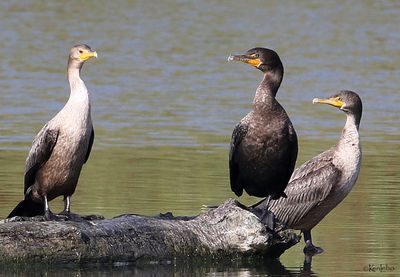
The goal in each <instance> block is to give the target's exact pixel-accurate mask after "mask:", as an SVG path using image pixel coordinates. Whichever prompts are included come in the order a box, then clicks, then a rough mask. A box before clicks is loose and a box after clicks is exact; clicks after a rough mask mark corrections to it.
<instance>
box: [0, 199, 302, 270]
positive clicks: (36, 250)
mask: <svg viewBox="0 0 400 277" xmlns="http://www.w3.org/2000/svg"><path fill="white" fill-rule="evenodd" d="M16 220H27V219H26V218H19V219H18V218H14V219H13V220H11V222H10V220H3V222H2V223H0V260H1V261H3V262H23V263H26V262H34V261H40V262H46V263H58V262H61V263H66V262H68V263H82V262H143V261H152V262H154V261H155V262H160V261H168V260H172V259H189V258H201V259H218V258H221V257H223V258H226V257H227V256H228V257H235V258H245V257H251V256H255V255H257V256H262V257H265V258H276V257H279V256H280V255H281V254H282V253H283V252H284V251H285V250H286V249H288V248H290V247H291V246H293V245H295V244H296V243H297V242H299V239H300V238H299V236H298V235H296V234H295V233H294V232H293V231H292V230H288V229H284V228H282V226H280V225H278V227H277V228H278V229H279V230H278V229H277V230H275V232H269V231H268V230H267V229H266V228H265V226H264V225H263V224H262V223H261V222H260V220H259V218H258V217H257V216H256V215H255V214H253V213H251V212H249V211H248V210H247V209H245V208H244V207H243V206H242V205H241V204H239V203H238V202H237V201H234V200H232V199H229V200H227V201H226V202H225V203H224V204H222V205H221V206H219V207H217V208H215V209H210V210H208V211H206V212H205V213H203V214H200V215H199V216H196V217H173V216H172V214H170V213H168V214H165V215H160V216H158V217H146V216H139V215H122V216H119V217H115V218H112V219H108V220H106V219H103V220H101V219H96V220H79V221H40V217H36V218H32V219H29V221H16Z"/></svg>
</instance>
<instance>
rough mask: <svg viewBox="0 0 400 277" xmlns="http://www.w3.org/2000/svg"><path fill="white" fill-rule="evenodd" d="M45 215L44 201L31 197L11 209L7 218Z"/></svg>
mask: <svg viewBox="0 0 400 277" xmlns="http://www.w3.org/2000/svg"><path fill="white" fill-rule="evenodd" d="M37 215H44V203H37V202H34V201H33V200H32V199H31V198H30V197H27V198H25V199H24V200H22V201H21V202H19V204H18V205H17V206H16V207H15V208H14V210H12V211H11V213H10V214H9V215H8V216H7V218H11V217H13V216H27V217H32V216H37Z"/></svg>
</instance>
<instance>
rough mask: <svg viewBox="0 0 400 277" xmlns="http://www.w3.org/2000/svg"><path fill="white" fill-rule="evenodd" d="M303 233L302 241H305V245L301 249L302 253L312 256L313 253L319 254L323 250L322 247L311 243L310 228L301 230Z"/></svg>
mask: <svg viewBox="0 0 400 277" xmlns="http://www.w3.org/2000/svg"><path fill="white" fill-rule="evenodd" d="M303 234H304V242H305V243H306V246H305V247H304V249H303V252H304V254H307V255H310V256H313V255H316V254H321V253H322V252H324V249H322V248H321V247H318V246H315V245H314V244H313V243H312V238H311V230H306V231H303Z"/></svg>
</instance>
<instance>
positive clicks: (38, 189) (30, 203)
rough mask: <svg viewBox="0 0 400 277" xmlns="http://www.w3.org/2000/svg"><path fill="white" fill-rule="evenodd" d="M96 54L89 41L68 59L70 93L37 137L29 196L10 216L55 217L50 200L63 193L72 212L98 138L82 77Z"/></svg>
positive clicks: (26, 188) (29, 175) (67, 211)
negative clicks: (95, 134)
mask: <svg viewBox="0 0 400 277" xmlns="http://www.w3.org/2000/svg"><path fill="white" fill-rule="evenodd" d="M92 57H97V53H96V52H95V51H93V50H91V49H90V47H89V46H87V45H84V44H83V45H77V46H74V47H73V48H72V49H71V51H70V55H69V59H68V80H69V84H70V87H71V94H70V97H69V99H68V102H67V103H66V104H65V106H64V108H63V109H62V110H61V111H60V112H58V114H57V115H56V116H55V117H54V118H52V119H51V120H50V121H49V122H47V123H46V125H45V126H44V127H43V128H42V129H41V130H40V132H39V133H38V134H37V136H36V137H35V139H34V141H33V144H32V148H31V150H30V151H29V155H28V157H27V159H26V164H25V178H24V195H25V199H24V200H23V201H21V202H20V203H19V204H18V205H17V207H16V208H15V209H14V210H13V211H12V212H11V213H10V214H9V216H8V217H13V216H35V215H43V214H44V215H45V216H46V218H47V219H51V218H54V215H53V214H52V213H51V212H50V209H49V206H48V201H51V200H52V199H54V198H56V197H58V196H61V195H62V196H64V203H65V209H64V214H66V215H69V214H70V197H71V195H72V194H73V193H74V191H75V188H76V185H77V183H78V179H79V175H80V172H81V169H82V166H83V164H84V163H86V161H87V159H88V158H89V154H90V150H91V148H92V145H93V140H94V131H93V126H92V120H91V116H90V99H89V93H88V91H87V89H86V86H85V84H84V82H83V81H82V79H81V78H80V71H81V68H82V66H83V63H84V62H85V61H86V60H88V59H90V58H92Z"/></svg>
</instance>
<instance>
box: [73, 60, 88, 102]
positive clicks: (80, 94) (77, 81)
mask: <svg viewBox="0 0 400 277" xmlns="http://www.w3.org/2000/svg"><path fill="white" fill-rule="evenodd" d="M82 66H83V63H82V62H78V61H75V60H72V59H69V60H68V82H69V86H70V89H71V94H70V97H69V101H73V100H75V101H79V102H88V104H89V92H88V90H87V88H86V85H85V83H84V82H83V80H82V79H81V76H80V73H81V69H82Z"/></svg>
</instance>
